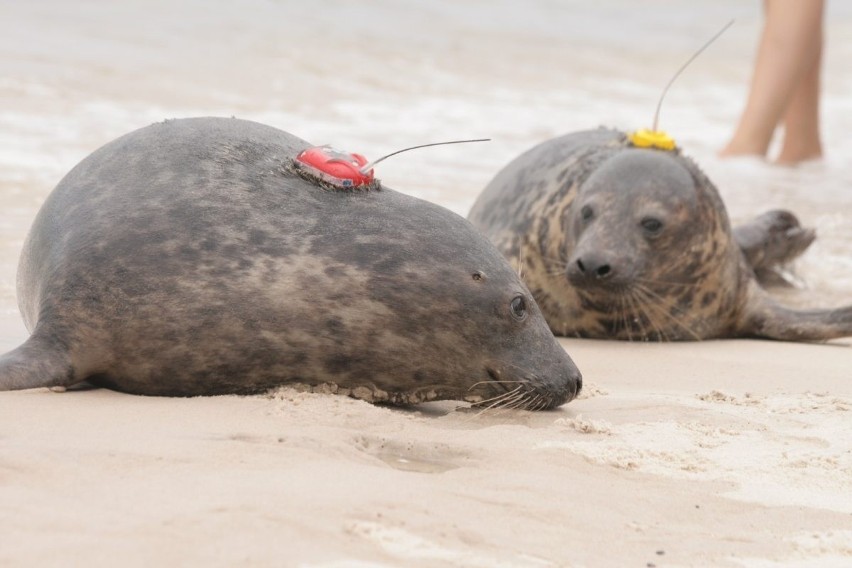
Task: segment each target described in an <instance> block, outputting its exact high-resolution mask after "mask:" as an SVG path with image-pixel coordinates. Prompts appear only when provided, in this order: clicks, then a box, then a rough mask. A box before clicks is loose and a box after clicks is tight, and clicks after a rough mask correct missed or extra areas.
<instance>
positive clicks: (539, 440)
mask: <svg viewBox="0 0 852 568" xmlns="http://www.w3.org/2000/svg"><path fill="white" fill-rule="evenodd" d="M403 4H405V9H402V8H399V4H398V3H392V2H380V1H379V2H370V3H368V4H366V5H364V6H362V7H359V8H357V9H356V8H355V7H354V5H350V4H349V3H346V2H336V1H333V2H329V3H328V6H327V7H326V8H325V9H324V11H322V12H317V11H313V10H311V9H310V7H307V6H304V5H301V4H296V3H291V2H270V1H260V0H253V1H252V2H247V3H241V4H240V6H239V7H236V6H229V5H224V4H217V3H212V4H211V3H205V2H187V3H183V4H181V6H180V7H175V6H172V5H171V4H169V3H165V2H159V1H157V2H133V1H129V0H126V1H123V2H117V3H114V4H111V5H110V7H109V8H107V7H106V6H104V5H99V4H98V3H95V2H81V3H75V6H73V7H71V6H70V5H68V4H66V3H61V2H55V1H50V0H45V1H42V2H36V3H28V4H24V3H14V4H13V3H11V2H6V3H2V4H0V207H1V208H2V215H0V351H2V352H5V351H6V350H8V349H12V348H14V347H15V346H17V345H18V344H20V343H21V342H22V341H23V340H24V339H25V338H26V337H27V332H26V330H25V329H24V326H23V324H22V322H21V319H20V316H19V314H18V311H17V306H16V297H15V270H16V265H17V261H18V254H19V252H20V248H21V246H22V243H23V240H24V238H25V236H26V232H27V230H28V227H29V225H30V223H31V222H32V219H33V217H34V216H35V214H36V212H37V211H38V207H39V205H40V204H41V203H42V202H43V201H44V199H45V197H46V196H47V194H48V193H49V192H50V190H51V189H52V188H53V187H54V186H55V185H56V183H57V182H58V181H59V179H60V178H61V177H62V176H63V175H64V173H65V172H67V171H68V169H70V168H71V167H73V165H74V164H75V163H77V162H78V161H79V160H81V159H82V158H83V157H85V156H86V155H87V154H88V153H89V152H91V151H92V150H94V149H95V148H97V147H98V146H100V145H102V144H103V143H106V142H108V141H109V140H111V139H112V138H114V137H116V136H118V135H121V134H123V133H125V132H127V131H129V130H132V129H134V128H138V127H141V126H145V125H147V124H149V123H151V122H154V121H157V120H162V119H163V118H170V117H176V116H198V115H219V116H231V115H236V116H239V117H241V118H248V119H253V120H258V121H261V122H265V123H268V124H272V125H274V126H276V127H279V128H283V129H285V130H288V131H290V132H293V133H295V134H297V135H298V136H301V137H303V138H305V139H308V140H311V141H314V142H316V143H327V142H330V143H334V144H335V145H340V146H342V147H346V148H349V149H351V150H354V151H359V152H363V153H365V154H368V155H369V156H370V157H373V156H377V155H381V154H382V153H386V152H388V151H391V150H393V149H396V148H399V147H402V146H405V145H411V144H416V143H422V142H428V141H434V140H442V139H450V138H461V137H476V136H484V135H487V136H492V137H493V138H494V141H493V142H492V143H490V144H488V145H471V146H469V147H466V148H465V149H464V151H463V153H459V151H458V150H457V149H452V148H435V149H431V150H429V151H428V152H427V151H424V152H423V153H420V154H417V155H415V154H411V155H410V156H409V157H406V158H405V159H401V158H402V157H400V159H396V160H389V161H388V162H386V163H385V164H383V165H382V171H381V177H382V178H383V180H384V181H385V182H386V183H387V184H388V185H389V186H391V187H394V188H395V189H399V190H401V191H405V192H407V193H411V194H413V195H416V196H418V197H422V198H425V199H429V200H431V201H435V202H437V203H439V204H441V205H444V206H446V207H448V208H450V209H452V210H453V211H456V212H458V213H460V214H465V213H466V211H467V209H468V208H469V207H470V205H471V203H472V202H473V200H474V199H475V197H476V195H477V193H478V192H479V191H480V190H481V188H482V187H484V185H485V184H486V183H487V182H488V181H489V179H490V178H491V177H492V176H493V175H494V173H496V171H497V170H499V168H501V167H502V166H503V165H505V164H506V163H507V162H508V161H509V160H511V159H512V158H513V157H514V156H516V155H517V154H519V153H520V152H522V151H524V150H525V149H527V148H528V147H530V146H531V145H533V144H535V143H537V142H540V141H542V140H545V139H547V138H550V137H552V136H556V135H558V134H562V133H565V132H568V131H571V130H579V129H585V128H593V127H596V126H598V125H599V124H607V125H612V126H619V127H623V128H630V127H632V126H633V125H635V126H636V127H639V126H647V124H644V122H646V121H647V120H650V115H651V112H652V110H653V106H654V104H655V103H656V96H657V94H658V92H659V90H660V88H661V86H662V85H663V84H664V83H665V81H666V80H667V79H668V76H669V74H670V73H671V72H672V71H673V70H674V69H676V68H677V66H678V65H679V64H680V62H681V61H683V60H684V59H685V58H686V55H684V54H686V53H688V52H689V51H690V50H691V49H693V48H694V47H697V46H696V44H697V43H700V42H699V40H698V39H697V38H703V37H707V36H709V35H711V34H712V33H713V32H714V31H715V30H716V29H717V28H718V27H720V26H721V24H723V23H724V22H725V21H726V20H727V19H728V18H730V17H731V16H735V17H736V18H737V24H736V26H735V27H734V28H733V29H732V30H731V31H730V32H729V33H728V34H727V35H726V36H725V38H723V40H722V41H720V42H719V44H718V45H716V46H714V48H713V49H711V50H709V51H708V52H707V54H706V55H705V56H704V57H703V58H702V59H700V60H699V61H698V62H697V64H696V66H695V68H694V69H693V70H691V71H690V72H689V73H687V74H685V75H684V77H683V78H682V80H681V82H679V83H678V84H676V87H675V88H673V90H672V92H671V94H670V95H669V99H668V102H667V106H666V107H664V111H663V121H664V122H663V124H664V127H665V128H666V129H667V130H669V131H670V132H671V133H672V134H673V135H674V136H675V137H676V138H677V139H678V141H679V142H680V143H681V144H682V145H683V146H684V147H685V148H687V149H688V150H687V151H688V153H689V154H691V155H693V156H695V157H696V159H697V160H698V161H699V163H701V164H702V167H703V168H704V169H705V170H706V171H707V172H708V174H709V175H710V176H711V177H712V178H713V179H714V180H715V182H716V183H717V184H718V186H719V188H720V191H721V193H722V194H723V197H724V198H725V200H726V203H727V204H728V207H729V210H730V214H731V217H732V218H733V219H734V220H742V219H747V218H749V217H751V216H754V215H757V214H759V213H761V212H763V211H764V210H766V209H769V208H773V207H789V208H791V209H794V210H796V211H797V212H798V213H799V214H800V216H801V217H802V219H803V221H804V222H805V224H807V225H809V226H815V227H816V228H817V231H818V234H819V237H818V240H817V242H816V243H815V245H814V246H813V247H812V249H811V250H810V251H808V253H807V254H806V255H805V257H804V258H802V259H801V260H800V261H799V262H797V264H796V265H795V266H794V267H792V273H791V277H792V278H793V279H794V280H795V281H796V282H798V286H797V287H795V288H792V289H787V290H779V291H777V292H776V293H777V294H778V296H779V297H780V298H781V299H782V300H783V301H785V302H788V303H790V304H794V305H814V306H832V305H839V304H842V303H850V302H852V245H850V243H852V213H850V212H851V211H852V192H850V190H849V187H850V183H852V168H850V166H849V156H850V155H852V142H850V141H849V138H848V134H847V133H848V132H849V131H850V130H852V100H850V97H849V95H848V93H850V92H852V69H849V67H848V63H846V62H848V60H849V58H850V57H852V42H849V41H848V39H846V38H849V37H852V9H850V8H849V7H846V6H843V5H840V3H837V2H835V3H832V4H831V6H830V7H829V14H830V18H828V19H827V21H826V25H827V36H828V39H827V44H826V45H827V47H826V49H827V51H826V53H827V60H826V64H825V65H826V67H825V84H824V106H823V109H824V115H825V117H826V119H825V129H824V137H825V145H826V148H827V156H826V159H825V160H824V161H823V162H821V163H818V164H807V165H805V166H803V167H800V168H797V169H779V168H772V167H770V166H766V165H764V164H760V163H755V162H753V161H737V162H723V161H720V160H718V159H716V158H715V151H716V150H717V149H718V148H719V147H721V145H722V144H723V143H724V142H725V139H726V136H728V135H729V133H730V130H731V129H732V128H733V125H734V123H735V120H736V117H737V115H738V113H739V111H740V109H741V104H742V101H743V99H744V96H745V88H746V86H747V80H748V76H749V73H750V69H751V58H752V55H753V48H754V44H755V41H756V34H757V33H758V30H759V26H760V22H761V16H760V6H759V3H757V2H754V3H740V2H734V1H733V0H729V1H724V2H710V1H707V2H703V1H702V2H694V3H689V4H690V6H689V7H686V6H673V5H671V3H668V2H664V1H662V0H655V1H651V2H647V3H644V4H643V8H639V7H636V6H633V3H631V2H627V1H626V0H619V1H614V2H611V3H601V5H600V6H596V7H594V8H589V7H587V6H586V5H585V4H584V3H579V2H565V3H564V4H560V5H558V6H554V5H553V4H552V3H549V2H546V1H544V0H541V1H536V2H532V3H530V4H529V5H528V6H527V5H524V7H523V8H522V7H521V6H520V5H517V4H515V3H512V2H502V3H494V4H493V5H491V6H490V7H485V6H484V5H482V4H480V3H477V2H462V3H451V2H444V1H439V2H435V3H433V4H431V5H430V6H429V7H418V5H417V4H416V3H413V2H412V3H403ZM752 4H753V5H752ZM485 9H489V10H490V12H489V17H488V18H482V17H480V16H481V11H482V10H485ZM329 14H333V15H334V16H335V17H333V18H329ZM696 14H698V16H696ZM717 21H718V24H719V25H718V26H717ZM631 34H632V35H631ZM651 34H654V35H653V37H654V38H655V40H654V41H655V42H656V43H654V42H636V41H635V38H636V37H651ZM631 37H632V38H633V40H631V39H630V38H631ZM369 38H371V39H369ZM368 39H369V40H368ZM660 45H665V46H666V48H665V49H663V48H660V47H659V46H660ZM639 123H641V124H639ZM561 343H562V345H563V346H564V347H565V349H566V350H567V351H568V353H569V354H570V355H571V356H572V358H573V359H574V361H575V362H576V364H577V366H578V367H579V368H580V369H581V370H582V372H583V375H584V378H585V387H584V392H583V394H582V395H581V397H580V398H579V399H578V400H576V401H573V402H571V403H570V404H568V405H566V406H564V407H561V408H559V409H557V410H555V411H551V412H540V413H530V412H520V411H500V412H485V413H482V412H478V411H473V410H471V409H469V408H467V405H464V404H460V403H454V402H441V403H429V404H424V405H421V406H418V407H415V408H411V409H393V408H387V407H380V406H373V405H370V404H367V403H365V402H362V401H358V400H354V399H349V398H344V397H338V396H333V395H323V394H313V393H306V392H299V391H297V390H294V389H291V388H281V389H279V390H277V391H274V392H272V393H269V394H268V395H258V396H250V397H238V396H223V397H206V398H205V397H201V398H189V399H170V398H152V397H139V396H130V395H124V394H120V393H116V392H112V391H108V390H100V389H93V390H83V391H77V392H65V393H55V392H50V391H48V390H46V389H38V390H31V391H21V392H6V393H0V535H2V536H0V565H2V566H114V565H118V564H120V565H124V566H150V565H164V566H196V565H206V566H305V567H323V568H331V567H335V568H338V567H350V566H351V567H356V568H360V567H391V566H418V567H419V566H424V567H425V566H482V567H486V566H487V567H491V566H520V567H549V566H587V567H598V566H604V567H606V566H614V567H615V566H617V567H624V566H637V567H645V568H648V567H668V566H732V567H738V566H744V567H756V568H764V567H766V568H769V567H773V568H774V567H781V566H784V567H787V566H793V567H823V566H829V567H831V566H837V567H841V566H849V565H850V564H852V338H846V339H841V340H836V341H832V342H829V343H828V344H819V345H818V344H792V343H782V342H770V341H758V340H723V341H708V342H703V343H678V344H641V343H625V342H603V341H589V340H573V339H571V340H565V339H563V340H561Z"/></svg>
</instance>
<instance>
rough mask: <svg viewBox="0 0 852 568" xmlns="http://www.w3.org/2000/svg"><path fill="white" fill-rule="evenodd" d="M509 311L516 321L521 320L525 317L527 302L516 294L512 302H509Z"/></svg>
mask: <svg viewBox="0 0 852 568" xmlns="http://www.w3.org/2000/svg"><path fill="white" fill-rule="evenodd" d="M509 311H510V312H512V317H513V318H515V319H516V320H518V321H521V320H523V319H524V318H526V317H527V301H526V299H525V298H524V297H523V296H522V295H520V294H518V295H517V296H515V297H514V298H512V301H511V302H509Z"/></svg>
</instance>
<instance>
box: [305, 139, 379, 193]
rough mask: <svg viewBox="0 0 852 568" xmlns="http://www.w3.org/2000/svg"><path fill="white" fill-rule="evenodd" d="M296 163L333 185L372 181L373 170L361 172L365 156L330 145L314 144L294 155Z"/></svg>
mask: <svg viewBox="0 0 852 568" xmlns="http://www.w3.org/2000/svg"><path fill="white" fill-rule="evenodd" d="M296 165H297V166H298V167H299V168H300V169H301V170H302V171H304V172H306V173H308V174H310V175H312V176H313V177H315V178H318V179H320V180H322V181H324V182H326V183H329V184H331V185H333V186H335V187H342V188H353V189H354V188H356V187H359V186H362V185H368V184H370V183H372V182H373V179H374V178H373V170H372V168H370V169H369V170H367V171H366V172H363V173H362V171H361V170H362V168H363V167H364V166H366V165H367V158H365V157H364V156H362V155H361V154H350V153H349V152H343V151H341V150H337V149H335V148H332V147H331V146H315V147H313V148H308V149H307V150H304V151H302V152H301V153H300V154H299V155H298V156H296Z"/></svg>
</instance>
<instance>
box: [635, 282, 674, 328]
mask: <svg viewBox="0 0 852 568" xmlns="http://www.w3.org/2000/svg"><path fill="white" fill-rule="evenodd" d="M633 294H634V299H635V302H636V304H635V305H636V308H637V310H638V311H639V314H640V315H637V317H638V319H639V322H640V324H641V321H642V319H641V315H644V316H645V319H646V320H648V325H650V326H651V327H652V328H653V330H654V332H655V333H656V334H657V341H669V337H668V335H667V334H666V333H665V331H663V327H662V325H661V324H662V322H661V321H660V318H659V315H655V314H659V312H658V311H657V306H656V303H657V302H658V300H657V299H656V298H653V297H651V296H649V295H648V294H647V293H646V290H645V289H644V287H642V286H637V287H635V288H634V289H633ZM652 308H653V309H654V310H655V311H654V312H653V313H652V312H651V311H650V310H651V309H652ZM641 329H642V337H643V338H644V340H645V341H649V340H653V338H652V337H649V336H648V333H647V331H648V330H647V329H645V328H644V326H643V327H642V328H641Z"/></svg>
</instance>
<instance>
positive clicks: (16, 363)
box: [0, 334, 80, 391]
mask: <svg viewBox="0 0 852 568" xmlns="http://www.w3.org/2000/svg"><path fill="white" fill-rule="evenodd" d="M77 382H80V381H79V380H77V379H75V373H74V368H73V367H72V365H71V358H70V357H69V355H68V352H67V350H66V348H65V347H63V346H62V345H61V344H60V342H58V341H56V340H50V339H45V338H43V337H42V336H40V335H38V334H33V335H32V336H31V337H30V338H29V339H28V340H27V341H25V342H24V343H23V344H22V345H21V346H20V347H18V348H17V349H13V350H12V351H9V352H8V353H6V354H5V355H3V356H0V391H9V390H23V389H32V388H37V387H66V386H70V385H72V384H74V383H77Z"/></svg>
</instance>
